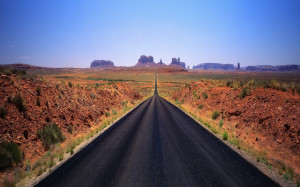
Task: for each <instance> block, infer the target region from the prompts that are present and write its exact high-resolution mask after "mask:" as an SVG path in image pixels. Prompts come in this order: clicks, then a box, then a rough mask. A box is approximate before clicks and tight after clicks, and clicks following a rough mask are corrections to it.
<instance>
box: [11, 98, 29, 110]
mask: <svg viewBox="0 0 300 187" xmlns="http://www.w3.org/2000/svg"><path fill="white" fill-rule="evenodd" d="M13 102H14V104H15V105H16V107H17V108H18V109H19V111H20V112H26V101H25V99H24V97H23V96H22V95H21V94H18V95H16V96H15V97H14V100H13Z"/></svg>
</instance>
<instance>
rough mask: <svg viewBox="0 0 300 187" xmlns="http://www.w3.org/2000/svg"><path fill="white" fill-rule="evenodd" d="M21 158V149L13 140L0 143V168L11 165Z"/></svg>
mask: <svg viewBox="0 0 300 187" xmlns="http://www.w3.org/2000/svg"><path fill="white" fill-rule="evenodd" d="M21 160H22V151H21V149H20V148H19V147H18V145H17V144H16V143H14V142H1V143H0V170H3V169H6V168H8V167H11V166H13V164H16V163H19V162H21Z"/></svg>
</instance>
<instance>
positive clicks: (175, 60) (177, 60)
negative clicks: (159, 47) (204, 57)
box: [170, 57, 185, 68]
mask: <svg viewBox="0 0 300 187" xmlns="http://www.w3.org/2000/svg"><path fill="white" fill-rule="evenodd" d="M170 66H181V67H183V68H185V63H184V62H180V58H179V57H178V58H172V61H171V63H170Z"/></svg>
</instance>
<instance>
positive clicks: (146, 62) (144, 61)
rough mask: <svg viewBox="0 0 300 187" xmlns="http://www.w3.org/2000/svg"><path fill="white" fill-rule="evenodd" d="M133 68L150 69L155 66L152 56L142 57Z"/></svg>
mask: <svg viewBox="0 0 300 187" xmlns="http://www.w3.org/2000/svg"><path fill="white" fill-rule="evenodd" d="M135 66H137V67H152V66H156V64H155V63H154V60H153V56H146V55H142V56H141V57H140V58H139V60H138V63H137V64H136V65H135Z"/></svg>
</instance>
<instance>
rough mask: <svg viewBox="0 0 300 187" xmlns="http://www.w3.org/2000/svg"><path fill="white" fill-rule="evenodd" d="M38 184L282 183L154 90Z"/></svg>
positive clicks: (200, 184) (213, 184) (235, 184)
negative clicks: (266, 173)
mask: <svg viewBox="0 0 300 187" xmlns="http://www.w3.org/2000/svg"><path fill="white" fill-rule="evenodd" d="M36 186H63V187H65V186H80V187H83V186H278V184H277V183H275V182H274V181H273V180H271V179H270V178H269V177H267V176H266V175H264V174H263V173H262V172H261V171H259V170H258V169H257V168H256V167H254V166H253V165H252V164H250V163H249V162H247V161H246V160H245V159H244V158H243V157H241V156H240V155H239V154H237V153H236V152H234V151H233V150H232V149H230V148H229V147H228V146H227V145H226V144H224V143H223V142H222V141H221V140H219V139H218V138H216V137H215V136H214V135H212V134H211V133H210V132H208V131H207V130H206V129H205V128H203V127H201V126H200V125H199V124H198V123H197V122H195V121H194V120H193V119H191V118H190V117H189V116H188V115H186V114H185V113H183V112H182V111H181V110H179V109H178V108H176V107H175V106H173V105H172V104H170V103H169V102H168V101H166V100H164V99H163V98H161V97H160V96H159V95H158V93H157V78H156V75H155V92H154V95H153V96H152V97H150V98H149V99H147V100H146V101H144V102H143V103H142V104H140V105H139V106H138V107H136V108H135V109H134V110H133V111H131V112H130V113H129V114H127V115H126V116H125V117H123V118H122V119H120V120H119V121H118V122H116V123H115V124H114V125H113V126H111V127H110V128H109V129H108V130H107V131H105V132H104V133H103V134H101V135H100V136H99V137H97V138H96V139H95V140H94V141H92V142H91V143H90V144H89V145H87V146H86V147H85V148H84V149H82V150H81V151H79V152H78V153H77V154H76V155H74V156H73V157H72V158H70V159H69V160H68V161H67V162H65V163H64V164H62V165H61V166H60V167H59V168H57V169H56V170H54V171H53V172H52V173H51V174H50V175H49V176H47V177H46V178H45V179H43V180H42V181H40V182H39V183H38V184H37V185H36Z"/></svg>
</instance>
